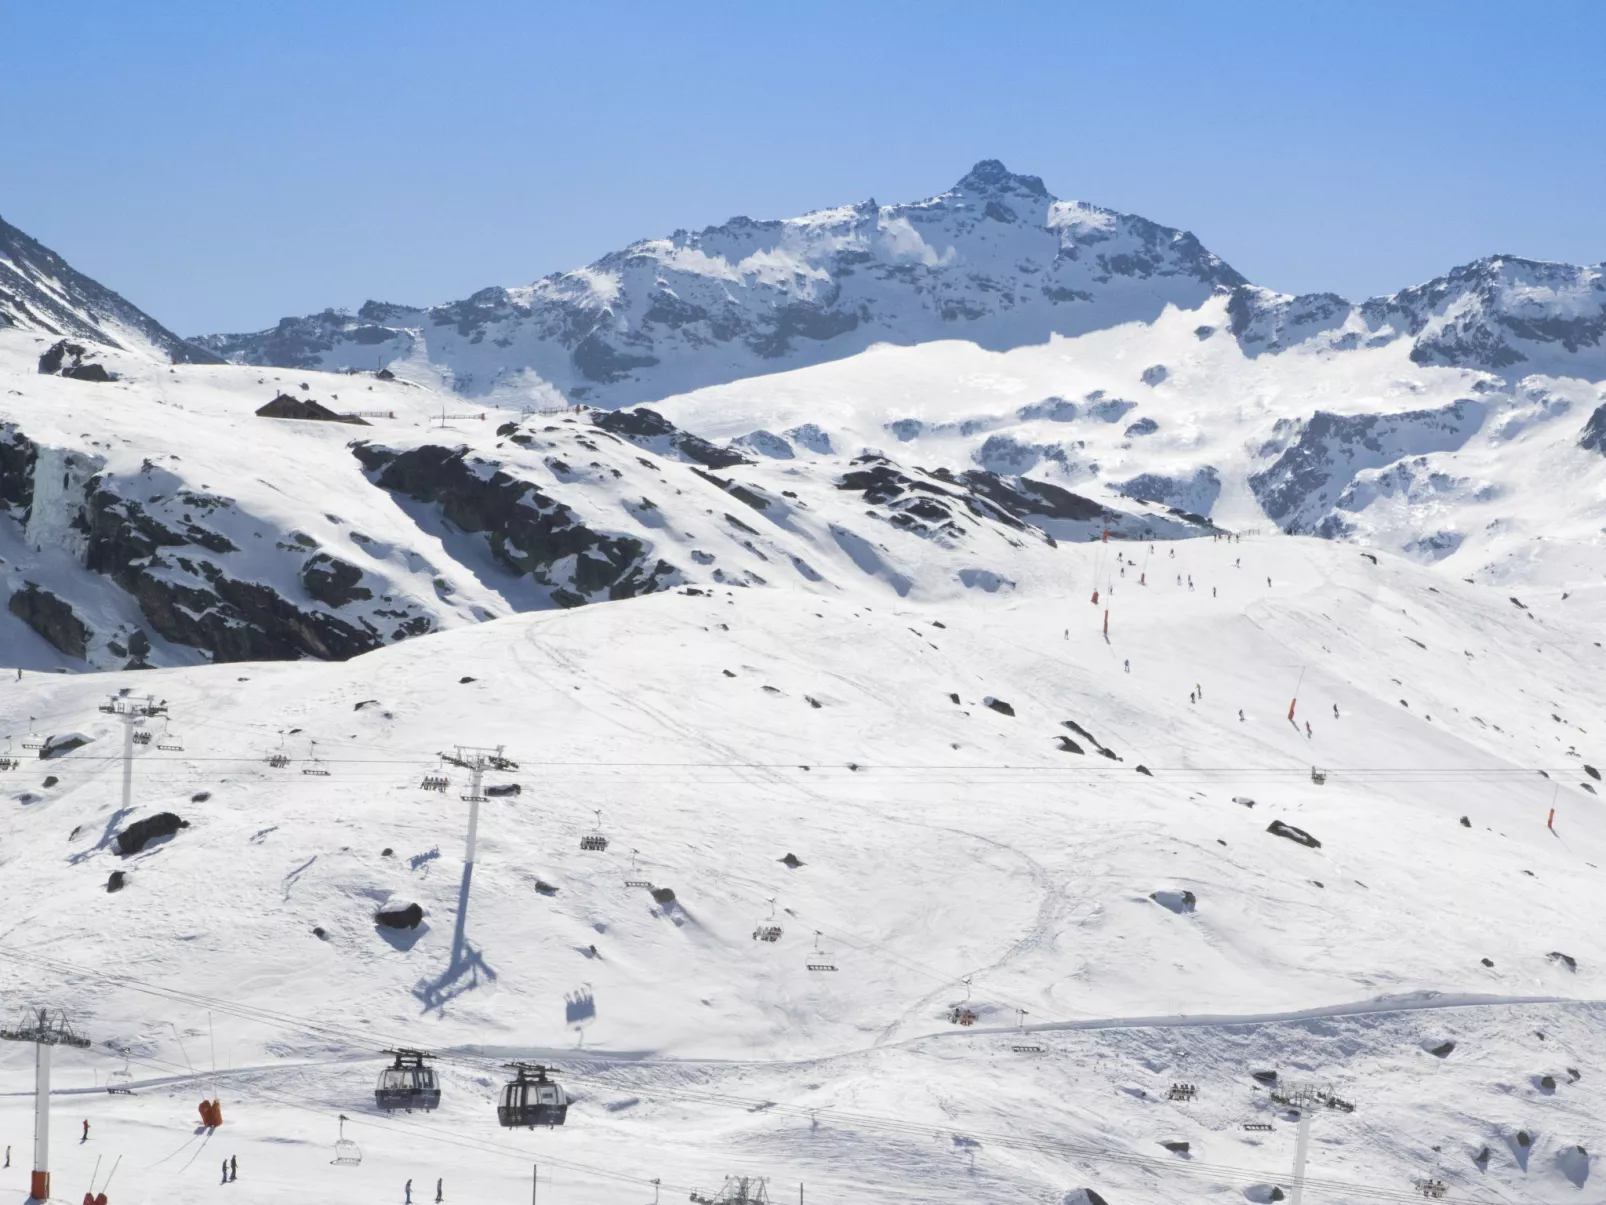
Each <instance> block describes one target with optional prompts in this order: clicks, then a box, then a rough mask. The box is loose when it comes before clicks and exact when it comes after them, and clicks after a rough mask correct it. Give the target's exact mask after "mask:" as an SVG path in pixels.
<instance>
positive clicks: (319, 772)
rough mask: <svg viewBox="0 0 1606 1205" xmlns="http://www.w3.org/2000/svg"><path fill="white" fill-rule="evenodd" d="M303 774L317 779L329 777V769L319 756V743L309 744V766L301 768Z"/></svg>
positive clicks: (312, 742)
mask: <svg viewBox="0 0 1606 1205" xmlns="http://www.w3.org/2000/svg"><path fill="white" fill-rule="evenodd" d="M301 772H302V773H303V774H311V775H314V776H315V777H317V778H328V777H329V767H328V766H326V765H324V764H323V759H322V758H321V757H319V756H318V742H317V741H311V742H309V743H308V746H307V764H306V765H304V766H302V767H301Z"/></svg>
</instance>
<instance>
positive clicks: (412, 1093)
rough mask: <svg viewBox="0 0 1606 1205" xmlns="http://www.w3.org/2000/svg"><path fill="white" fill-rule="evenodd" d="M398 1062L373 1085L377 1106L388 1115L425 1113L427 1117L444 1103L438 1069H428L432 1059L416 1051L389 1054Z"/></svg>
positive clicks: (381, 1074) (391, 1052)
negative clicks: (397, 1111) (429, 1061)
mask: <svg viewBox="0 0 1606 1205" xmlns="http://www.w3.org/2000/svg"><path fill="white" fill-rule="evenodd" d="M384 1053H385V1054H388V1055H391V1056H392V1057H394V1058H395V1060H396V1061H395V1062H394V1063H392V1064H391V1065H390V1066H389V1067H386V1068H385V1069H384V1070H383V1071H381V1072H380V1073H379V1081H378V1082H377V1083H376V1084H375V1085H374V1103H375V1104H376V1105H378V1106H379V1107H380V1108H381V1109H384V1110H385V1111H386V1112H387V1113H394V1112H395V1111H396V1110H397V1109H405V1110H406V1111H407V1112H409V1113H411V1112H412V1111H413V1110H414V1109H422V1110H423V1111H424V1112H426V1113H428V1112H430V1111H431V1110H432V1109H438V1108H439V1107H440V1103H441V1085H440V1080H439V1079H438V1078H437V1077H436V1075H435V1068H433V1067H429V1066H426V1065H425V1062H424V1060H425V1059H427V1058H428V1057H429V1056H428V1055H426V1054H424V1053H422V1052H421V1051H417V1050H386V1051H384Z"/></svg>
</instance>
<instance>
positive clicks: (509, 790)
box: [485, 782, 524, 799]
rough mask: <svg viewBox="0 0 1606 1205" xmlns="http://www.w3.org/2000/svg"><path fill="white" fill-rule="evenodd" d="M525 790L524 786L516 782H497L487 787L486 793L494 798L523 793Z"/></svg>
mask: <svg viewBox="0 0 1606 1205" xmlns="http://www.w3.org/2000/svg"><path fill="white" fill-rule="evenodd" d="M523 791H524V788H523V787H522V786H520V785H519V784H518V783H516V782H504V783H497V784H496V785H495V786H490V787H486V788H485V794H486V795H487V796H489V797H491V798H493V799H501V798H505V797H507V796H510V795H518V794H522V793H523Z"/></svg>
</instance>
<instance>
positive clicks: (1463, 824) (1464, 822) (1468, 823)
mask: <svg viewBox="0 0 1606 1205" xmlns="http://www.w3.org/2000/svg"><path fill="white" fill-rule="evenodd" d="M1461 827H1462V828H1471V827H1472V821H1471V820H1469V819H1467V817H1465V816H1463V817H1461Z"/></svg>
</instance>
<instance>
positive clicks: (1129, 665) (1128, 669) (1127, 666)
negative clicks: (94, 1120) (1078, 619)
mask: <svg viewBox="0 0 1606 1205" xmlns="http://www.w3.org/2000/svg"><path fill="white" fill-rule="evenodd" d="M1121 667H1122V668H1123V669H1125V670H1126V672H1127V673H1129V674H1130V673H1131V672H1132V658H1130V657H1128V658H1127V659H1126V660H1125V661H1123V662H1121ZM10 1149H11V1148H10V1147H7V1148H6V1150H7V1152H8V1154H7V1158H9V1157H10V1155H9V1152H10Z"/></svg>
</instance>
